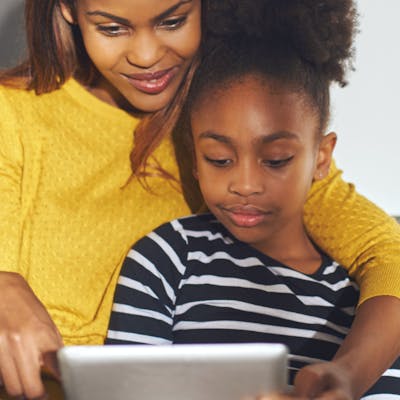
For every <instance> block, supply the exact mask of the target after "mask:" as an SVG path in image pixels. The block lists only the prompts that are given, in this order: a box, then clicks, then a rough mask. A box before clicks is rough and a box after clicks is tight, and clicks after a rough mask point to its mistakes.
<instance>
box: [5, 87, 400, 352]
mask: <svg viewBox="0 0 400 400" xmlns="http://www.w3.org/2000/svg"><path fill="white" fill-rule="evenodd" d="M0 109H1V114H2V117H1V119H0V193H1V197H0V221H1V229H0V269H1V270H3V271H14V272H18V273H20V274H21V275H22V276H24V277H25V279H26V280H27V281H28V283H29V284H30V286H31V287H32V289H33V290H34V292H35V293H36V295H37V296H38V297H39V299H40V300H41V301H42V302H43V303H44V304H45V306H46V307H47V309H48V310H49V312H50V315H51V316H52V318H53V319H54V321H55V323H56V324H57V326H58V328H59V329H60V331H61V334H62V336H63V338H64V341H65V343H66V344H83V343H87V344H96V343H103V340H104V337H105V334H106V329H107V324H108V318H109V314H110V309H111V304H112V297H113V293H114V289H115V285H116V280H117V277H118V273H119V270H120V267H121V265H122V262H123V260H124V258H125V255H126V254H127V252H128V250H129V248H130V247H131V245H132V244H133V243H134V242H135V241H136V240H137V239H139V238H140V237H142V236H143V235H144V234H146V233H148V232H150V231H151V230H153V229H154V228H155V227H156V226H158V225H160V224H161V223H163V222H166V221H169V220H171V219H174V218H177V217H180V216H183V215H186V214H188V213H189V208H188V207H187V205H186V203H185V202H184V200H183V196H182V195H181V194H180V193H179V191H177V190H176V189H175V188H174V187H173V186H172V185H171V184H170V183H168V182H167V181H165V180H163V179H161V178H157V177H153V178H150V179H149V184H150V186H151V188H152V192H148V191H146V190H145V189H144V188H143V187H142V186H141V185H140V183H139V182H137V181H136V180H133V181H131V182H130V183H129V184H127V181H128V178H129V177H130V175H131V170H130V163H129V153H130V150H131V148H132V141H133V131H134V128H135V126H136V125H137V123H138V120H137V119H135V118H133V117H132V116H130V115H128V114H127V113H125V112H124V111H122V110H119V109H117V108H114V107H112V106H110V105H108V104H106V103H103V102H102V101H100V100H98V99H97V98H96V97H94V96H92V95H91V94H90V93H89V92H87V91H86V90H85V89H84V88H83V87H81V86H80V85H79V84H78V83H77V82H76V81H74V80H70V81H68V82H67V84H65V85H64V86H63V87H62V88H61V89H60V90H57V91H54V92H52V93H50V94H45V95H41V96H36V95H35V94H34V93H33V92H28V91H23V90H15V89H9V88H3V87H0ZM155 157H156V158H157V160H158V161H159V162H160V163H161V165H162V166H163V167H164V168H165V169H166V170H168V171H169V172H171V173H172V174H174V175H175V176H177V174H178V172H177V166H176V163H175V161H174V159H175V157H174V151H173V147H172V145H171V143H170V141H169V139H168V140H165V141H164V142H163V143H162V145H161V146H160V147H159V148H158V149H157V151H156V154H155ZM305 221H306V227H307V229H308V231H309V233H310V235H311V236H312V238H313V239H314V240H315V242H316V243H317V244H318V245H319V246H321V248H323V249H324V250H325V251H326V252H327V253H328V254H329V255H330V256H331V257H332V258H334V259H336V260H337V261H338V262H340V263H341V264H342V265H344V266H347V267H349V271H350V273H351V274H352V275H353V276H355V277H356V279H358V281H359V283H360V284H361V301H364V300H366V299H368V298H370V297H373V296H376V295H382V294H386V295H394V296H398V297H400V252H399V249H400V227H399V225H398V224H397V223H396V222H395V221H394V220H393V219H391V218H389V217H388V216H387V215H386V214H384V213H383V212H382V211H380V210H379V209H378V208H377V207H376V206H374V205H373V204H372V203H370V202H368V201H367V200H366V199H364V198H363V197H362V196H359V195H357V194H356V193H355V191H354V188H353V186H352V185H349V184H347V183H345V182H343V180H342V179H341V173H340V171H338V170H337V169H336V168H335V167H334V166H333V168H332V169H331V172H330V175H329V177H328V178H327V179H324V180H323V181H321V182H318V183H316V184H315V185H314V186H313V188H312V190H311V192H310V198H309V200H308V203H307V205H306V209H305Z"/></svg>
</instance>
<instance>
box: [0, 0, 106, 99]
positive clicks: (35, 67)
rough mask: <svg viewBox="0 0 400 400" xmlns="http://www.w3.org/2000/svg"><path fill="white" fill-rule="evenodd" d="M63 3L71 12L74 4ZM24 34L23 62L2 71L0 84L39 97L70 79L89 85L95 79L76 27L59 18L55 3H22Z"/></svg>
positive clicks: (45, 0) (70, 1)
mask: <svg viewBox="0 0 400 400" xmlns="http://www.w3.org/2000/svg"><path fill="white" fill-rule="evenodd" d="M63 2H64V4H65V5H66V6H67V7H70V9H71V11H72V12H74V10H75V0H63ZM25 31H26V43H27V50H28V54H27V59H26V61H24V62H23V63H22V64H20V65H18V66H17V67H15V68H12V69H9V70H7V71H3V72H2V73H1V74H0V83H2V84H5V85H9V86H14V87H18V88H25V89H28V90H34V91H35V92H36V94H43V93H48V92H52V91H53V90H56V89H58V88H59V87H61V86H62V85H63V84H64V83H65V82H66V81H67V80H68V79H69V78H71V77H75V78H76V79H78V80H79V81H80V82H81V83H82V84H84V85H90V84H92V83H93V81H94V79H95V78H96V76H98V75H97V71H96V69H95V67H94V66H93V65H92V63H91V61H90V58H89V57H88V55H87V53H86V50H85V46H84V44H83V41H82V38H81V35H80V31H79V29H78V27H77V26H75V25H70V24H69V23H68V22H67V21H65V19H64V17H63V16H62V14H61V9H60V1H59V0H26V2H25Z"/></svg>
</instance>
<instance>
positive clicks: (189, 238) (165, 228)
mask: <svg viewBox="0 0 400 400" xmlns="http://www.w3.org/2000/svg"><path fill="white" fill-rule="evenodd" d="M154 235H156V236H158V237H161V238H163V239H166V240H167V241H173V242H174V244H175V246H177V245H178V243H179V242H180V243H181V246H184V247H186V248H194V247H198V246H200V244H199V243H201V245H204V242H207V243H208V245H210V244H211V243H212V242H214V241H215V240H217V241H222V242H224V243H225V244H231V243H232V238H231V237H230V235H229V233H228V232H227V231H226V229H225V228H224V226H223V225H222V224H221V223H220V222H219V221H218V220H217V218H215V216H214V215H213V214H211V213H204V214H193V215H189V216H186V217H181V218H177V219H174V220H172V221H170V222H167V223H165V224H162V225H160V226H159V227H158V228H156V229H155V230H154V231H153V232H152V233H150V234H149V235H148V236H154ZM200 247H201V246H200Z"/></svg>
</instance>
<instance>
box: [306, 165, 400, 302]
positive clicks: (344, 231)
mask: <svg viewBox="0 0 400 400" xmlns="http://www.w3.org/2000/svg"><path fill="white" fill-rule="evenodd" d="M341 175H342V171H340V170H338V169H337V168H336V166H335V164H332V166H331V169H330V172H329V175H328V177H327V178H325V179H324V180H322V181H319V182H315V183H314V184H313V186H312V188H311V191H310V193H309V197H308V200H307V203H306V205H305V212H304V221H305V225H306V229H307V231H308V232H309V234H310V236H311V237H312V239H313V240H314V241H315V243H316V244H317V245H318V246H320V247H321V248H322V249H323V250H324V251H326V252H327V253H328V254H329V255H330V256H331V257H332V258H334V259H335V260H337V261H338V262H339V263H340V264H342V265H343V266H345V267H346V268H347V269H348V271H349V274H350V276H352V277H353V278H354V279H355V280H356V281H357V282H358V284H359V285H360V292H361V293H360V304H361V303H363V302H364V301H365V300H367V299H369V298H371V297H375V296H382V295H390V296H396V297H400V224H398V223H397V222H396V220H395V219H394V218H391V217H390V216H389V215H387V214H386V213H385V212H384V211H382V210H381V209H380V208H378V207H377V206H376V205H375V204H373V203H371V202H370V201H369V200H367V199H366V198H365V197H363V196H361V195H360V194H358V193H357V192H356V191H355V188H354V186H353V185H352V184H350V183H346V182H344V181H343V179H342V177H341Z"/></svg>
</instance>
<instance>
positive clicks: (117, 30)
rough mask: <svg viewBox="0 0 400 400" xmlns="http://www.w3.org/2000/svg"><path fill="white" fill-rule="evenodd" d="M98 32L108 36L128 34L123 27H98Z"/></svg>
mask: <svg viewBox="0 0 400 400" xmlns="http://www.w3.org/2000/svg"><path fill="white" fill-rule="evenodd" d="M97 30H98V31H99V32H101V33H103V34H104V35H106V36H119V35H122V34H123V33H125V32H126V28H124V27H122V26H121V25H97Z"/></svg>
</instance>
